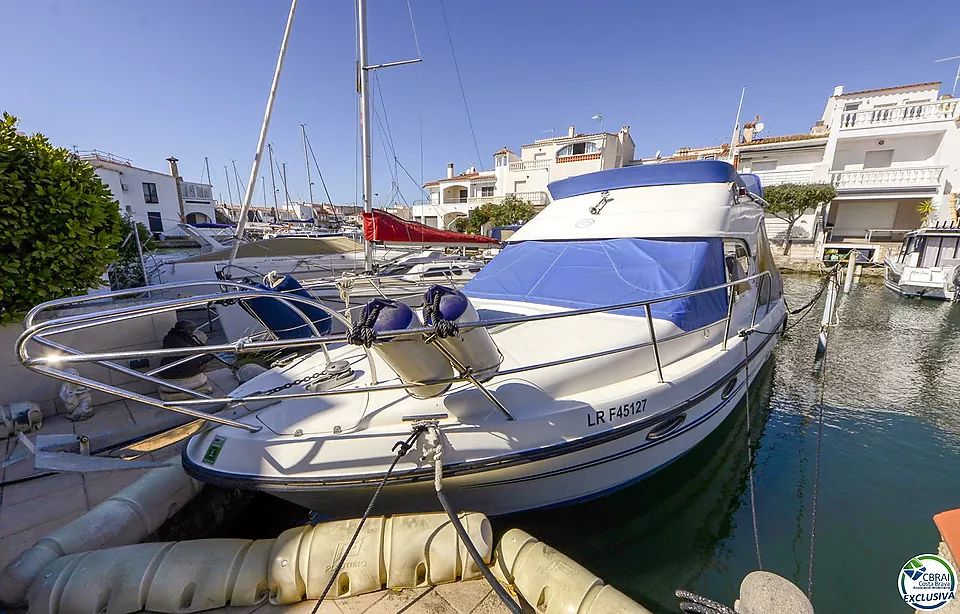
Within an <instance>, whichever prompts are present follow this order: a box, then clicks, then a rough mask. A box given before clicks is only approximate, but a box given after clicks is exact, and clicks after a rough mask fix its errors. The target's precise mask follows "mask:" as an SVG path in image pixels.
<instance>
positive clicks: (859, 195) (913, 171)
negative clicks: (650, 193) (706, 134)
mask: <svg viewBox="0 0 960 614" xmlns="http://www.w3.org/2000/svg"><path fill="white" fill-rule="evenodd" d="M939 87H940V83H920V84H916V85H904V86H897V87H888V88H882V89H873V90H864V91H858V92H848V93H844V91H843V87H842V86H840V87H837V88H836V89H835V90H834V92H833V94H832V95H831V96H830V97H829V98H828V99H827V103H826V105H825V107H824V110H823V113H822V115H821V117H820V119H819V120H818V121H817V122H816V123H815V124H814V126H813V128H812V129H811V130H810V132H809V133H807V134H794V135H785V136H777V137H767V138H755V135H754V123H753V122H751V123H747V124H745V125H744V129H743V133H742V135H741V139H740V142H739V143H738V144H737V147H736V150H735V163H736V165H737V168H738V170H739V171H740V172H744V173H755V174H756V175H758V176H759V177H760V179H761V183H762V184H763V185H775V184H780V183H809V182H817V183H819V182H824V183H830V184H832V185H833V186H834V188H836V190H837V197H836V198H835V199H834V200H833V202H831V203H829V204H828V205H827V206H826V207H824V208H823V210H821V211H810V212H808V214H807V215H805V216H804V217H802V218H801V219H800V221H799V222H798V224H797V226H795V227H794V235H793V236H794V238H795V239H800V240H803V239H808V240H809V241H811V243H812V245H811V249H813V250H814V252H815V253H816V255H817V256H823V255H824V253H825V252H827V253H830V252H831V251H832V252H835V251H837V250H841V251H844V250H846V249H849V248H850V247H852V246H857V249H859V250H861V251H867V252H868V253H869V255H870V256H872V257H873V258H874V259H878V258H879V257H880V255H881V247H883V244H884V243H888V244H889V243H890V242H899V241H900V240H901V238H902V236H903V233H904V232H905V231H907V230H912V229H915V228H918V227H919V226H920V224H921V216H920V213H919V212H918V211H917V207H918V205H919V204H920V203H921V202H923V201H925V200H930V201H931V202H932V204H933V205H934V207H935V209H936V210H935V211H934V213H933V214H932V215H931V216H930V217H929V218H928V223H935V222H940V223H944V222H946V223H950V222H952V221H954V222H955V221H956V219H957V218H956V210H955V209H951V206H950V194H951V193H956V192H958V191H960V100H957V99H954V98H951V97H950V96H949V95H944V96H941V95H940V93H939ZM729 154H730V151H729V145H727V144H724V145H722V146H717V147H705V148H700V149H681V150H678V151H677V153H676V154H674V155H673V156H670V157H669V158H663V159H646V160H642V161H640V162H641V163H644V164H648V163H655V162H658V161H659V162H666V161H676V160H693V159H703V158H720V159H729ZM785 228H786V223H785V222H783V221H781V220H779V219H777V218H773V217H768V220H767V230H768V233H769V234H770V235H771V237H773V238H776V237H777V235H781V236H782V234H783V231H784V230H785Z"/></svg>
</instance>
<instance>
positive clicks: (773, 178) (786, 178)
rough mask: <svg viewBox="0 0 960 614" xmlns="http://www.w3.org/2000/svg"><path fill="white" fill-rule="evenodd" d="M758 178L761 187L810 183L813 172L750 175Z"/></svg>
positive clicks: (760, 172)
mask: <svg viewBox="0 0 960 614" xmlns="http://www.w3.org/2000/svg"><path fill="white" fill-rule="evenodd" d="M752 174H753V175H756V176H757V177H759V178H760V185H761V186H768V185H780V184H781V183H810V179H811V177H813V171H757V172H755V173H752Z"/></svg>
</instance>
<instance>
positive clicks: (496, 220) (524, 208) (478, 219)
mask: <svg viewBox="0 0 960 614" xmlns="http://www.w3.org/2000/svg"><path fill="white" fill-rule="evenodd" d="M536 213H537V212H536V211H535V210H534V208H533V205H531V204H530V203H529V202H528V201H525V200H523V199H522V198H519V197H518V196H517V195H516V194H508V195H507V196H506V197H505V198H504V199H503V201H501V202H499V203H487V204H485V205H481V206H479V207H477V208H476V209H472V210H471V211H470V215H468V216H464V217H461V218H458V219H457V220H456V221H455V222H454V226H455V228H456V229H457V231H459V232H469V233H472V234H480V233H481V232H483V227H484V226H485V225H486V224H490V225H491V226H509V225H510V224H524V223H526V222H529V221H530V220H531V219H532V218H533V216H534V215H536Z"/></svg>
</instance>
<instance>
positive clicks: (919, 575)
mask: <svg viewBox="0 0 960 614" xmlns="http://www.w3.org/2000/svg"><path fill="white" fill-rule="evenodd" d="M897 588H899V589H900V596H901V597H903V600H904V602H906V603H907V604H908V605H910V607H913V608H916V609H917V610H937V609H939V608H942V607H943V606H945V605H947V602H948V601H950V600H951V599H953V598H954V596H955V593H956V590H957V573H956V571H954V569H953V566H952V565H950V563H948V562H947V561H945V560H944V559H942V558H941V557H939V556H937V555H935V554H920V555H917V556H915V557H913V558H912V559H910V560H909V561H907V562H906V563H905V564H904V565H903V569H901V570H900V577H899V578H898V582H897Z"/></svg>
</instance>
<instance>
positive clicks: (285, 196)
mask: <svg viewBox="0 0 960 614" xmlns="http://www.w3.org/2000/svg"><path fill="white" fill-rule="evenodd" d="M280 180H281V181H282V182H283V207H284V208H285V209H286V210H287V211H290V210H291V207H290V188H288V187H287V163H286V162H284V163H283V174H281V175H280Z"/></svg>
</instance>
